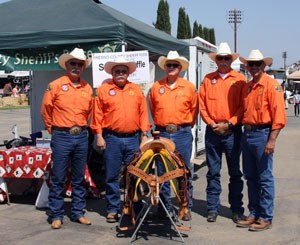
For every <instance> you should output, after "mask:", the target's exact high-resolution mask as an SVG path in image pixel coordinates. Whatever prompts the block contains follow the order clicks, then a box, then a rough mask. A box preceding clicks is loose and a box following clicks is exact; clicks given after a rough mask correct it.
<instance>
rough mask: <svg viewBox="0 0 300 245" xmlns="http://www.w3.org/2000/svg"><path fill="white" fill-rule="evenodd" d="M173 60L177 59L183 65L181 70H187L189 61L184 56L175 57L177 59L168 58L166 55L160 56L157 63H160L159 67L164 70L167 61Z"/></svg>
mask: <svg viewBox="0 0 300 245" xmlns="http://www.w3.org/2000/svg"><path fill="white" fill-rule="evenodd" d="M172 60H173V61H177V62H178V63H179V64H180V65H181V71H186V70H187V69H188V68H189V62H188V60H186V59H185V58H184V57H178V58H175V59H168V58H167V57H165V56H160V57H159V58H158V61H157V63H158V65H159V67H160V68H161V69H163V70H164V69H165V64H166V62H167V61H172Z"/></svg>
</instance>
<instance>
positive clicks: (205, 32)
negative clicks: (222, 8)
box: [202, 27, 209, 41]
mask: <svg viewBox="0 0 300 245" xmlns="http://www.w3.org/2000/svg"><path fill="white" fill-rule="evenodd" d="M202 38H203V39H204V40H206V41H209V29H208V28H207V27H203V37H202Z"/></svg>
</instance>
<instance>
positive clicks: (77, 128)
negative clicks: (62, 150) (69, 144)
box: [69, 126, 82, 135]
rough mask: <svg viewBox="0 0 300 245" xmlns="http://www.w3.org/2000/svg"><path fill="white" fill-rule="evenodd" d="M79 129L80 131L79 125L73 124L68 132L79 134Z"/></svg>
mask: <svg viewBox="0 0 300 245" xmlns="http://www.w3.org/2000/svg"><path fill="white" fill-rule="evenodd" d="M81 131H82V129H81V127H79V126H73V127H72V128H70V130H69V133H70V134H71V135H79V134H81Z"/></svg>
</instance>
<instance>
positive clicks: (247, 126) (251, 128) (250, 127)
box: [244, 124, 272, 131]
mask: <svg viewBox="0 0 300 245" xmlns="http://www.w3.org/2000/svg"><path fill="white" fill-rule="evenodd" d="M271 127H272V125H271V124H257V125H253V124H244V129H245V130H247V131H254V130H256V129H264V128H271Z"/></svg>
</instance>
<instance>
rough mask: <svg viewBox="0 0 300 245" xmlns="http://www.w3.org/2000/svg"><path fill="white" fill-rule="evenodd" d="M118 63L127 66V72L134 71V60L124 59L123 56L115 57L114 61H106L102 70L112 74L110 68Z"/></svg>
mask: <svg viewBox="0 0 300 245" xmlns="http://www.w3.org/2000/svg"><path fill="white" fill-rule="evenodd" d="M118 65H124V66H127V67H128V72H129V74H131V73H133V72H135V70H136V63H135V62H134V61H128V60H126V59H125V58H124V57H123V56H120V57H117V58H116V59H115V60H114V61H108V62H106V63H105V65H104V70H105V71H106V72H107V73H108V74H112V69H113V68H114V67H115V66H118Z"/></svg>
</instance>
